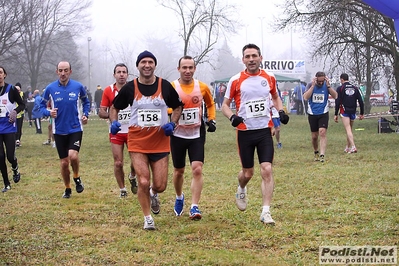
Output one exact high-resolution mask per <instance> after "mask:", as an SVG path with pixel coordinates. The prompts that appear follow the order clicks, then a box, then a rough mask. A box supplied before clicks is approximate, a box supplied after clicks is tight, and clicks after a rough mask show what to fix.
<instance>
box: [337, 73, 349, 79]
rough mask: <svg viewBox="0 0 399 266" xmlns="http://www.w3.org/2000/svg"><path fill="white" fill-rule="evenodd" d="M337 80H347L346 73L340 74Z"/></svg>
mask: <svg viewBox="0 0 399 266" xmlns="http://www.w3.org/2000/svg"><path fill="white" fill-rule="evenodd" d="M339 78H340V79H343V80H349V76H348V74H346V73H342V74H341V76H339Z"/></svg>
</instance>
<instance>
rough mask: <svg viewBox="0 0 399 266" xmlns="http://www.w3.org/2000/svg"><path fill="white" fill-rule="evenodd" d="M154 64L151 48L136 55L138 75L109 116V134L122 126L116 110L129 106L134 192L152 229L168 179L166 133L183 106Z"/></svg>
mask: <svg viewBox="0 0 399 266" xmlns="http://www.w3.org/2000/svg"><path fill="white" fill-rule="evenodd" d="M156 65H157V59H156V57H155V56H154V55H153V54H152V53H151V52H149V51H144V52H142V53H140V54H139V55H138V57H137V61H136V66H137V69H138V71H139V77H138V78H136V79H134V80H133V81H130V82H128V83H127V84H126V85H124V86H123V87H122V89H121V90H120V91H119V94H118V95H117V96H116V97H115V100H114V102H113V105H112V106H111V110H110V116H109V118H110V120H111V121H112V123H111V134H113V135H115V134H116V133H117V132H118V131H119V130H120V128H121V124H120V122H118V113H119V111H120V110H123V109H125V108H127V107H128V106H129V105H130V106H131V111H130V112H129V114H130V119H129V132H128V150H129V154H130V159H131V161H132V162H133V166H134V169H135V171H136V175H137V180H138V183H139V186H138V191H137V196H138V200H139V202H140V206H141V209H142V211H143V214H144V229H145V230H154V229H155V223H154V219H153V218H152V216H151V211H152V212H153V213H154V214H158V213H159V212H160V201H159V196H158V194H159V193H161V192H163V191H164V190H165V189H166V185H167V182H168V160H169V153H170V144H169V143H170V137H169V136H170V135H172V134H173V131H174V129H175V127H176V124H177V121H178V120H179V117H180V115H181V112H182V106H183V103H182V102H181V101H180V99H179V95H178V94H177V92H176V91H175V89H174V88H173V87H172V85H171V84H170V82H168V81H167V80H164V79H161V78H159V77H156V76H155V75H154V71H155V68H156ZM168 107H170V108H172V109H173V111H172V114H171V122H169V121H168V112H167V108H168ZM151 173H152V178H151ZM150 184H151V187H150Z"/></svg>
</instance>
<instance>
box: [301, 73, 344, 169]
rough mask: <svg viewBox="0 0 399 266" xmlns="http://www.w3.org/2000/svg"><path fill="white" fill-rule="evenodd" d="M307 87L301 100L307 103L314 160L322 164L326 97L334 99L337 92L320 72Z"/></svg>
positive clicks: (326, 114)
mask: <svg viewBox="0 0 399 266" xmlns="http://www.w3.org/2000/svg"><path fill="white" fill-rule="evenodd" d="M307 87H308V88H307V90H306V91H305V93H304V94H303V98H304V99H305V100H307V101H308V110H307V113H308V121H309V126H310V131H311V136H312V146H313V151H314V160H315V161H320V162H322V163H324V161H325V152H326V148H327V129H328V121H329V112H328V111H329V107H328V95H331V97H333V98H334V99H336V98H337V92H336V90H334V89H333V88H332V87H331V85H330V80H329V79H328V77H327V76H326V74H325V73H324V72H321V71H319V72H317V73H316V75H315V77H314V78H313V80H312V82H311V83H309V84H308V86H307ZM319 138H320V140H319ZM319 141H320V145H319ZM319 147H320V151H319Z"/></svg>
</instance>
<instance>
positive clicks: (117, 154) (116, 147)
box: [98, 64, 137, 198]
mask: <svg viewBox="0 0 399 266" xmlns="http://www.w3.org/2000/svg"><path fill="white" fill-rule="evenodd" d="M128 74H129V71H128V69H127V66H126V65H125V64H116V65H115V67H114V78H115V83H113V84H111V85H109V86H107V87H106V88H105V89H104V93H103V97H102V100H101V105H100V111H99V113H98V115H99V116H100V118H103V119H109V111H110V108H111V106H112V102H113V101H114V99H115V97H116V95H118V93H119V91H120V90H121V88H122V87H123V85H125V84H126V80H127V77H128ZM131 108H132V107H131V106H128V107H127V108H125V109H124V110H120V111H119V114H118V122H119V123H120V124H121V130H120V131H119V132H118V133H117V134H111V129H110V131H109V141H110V142H111V151H112V155H113V157H114V175H115V178H116V182H117V183H118V186H119V190H120V197H121V198H125V197H127V191H126V187H125V172H124V171H123V150H124V146H125V144H126V146H127V145H128V140H127V136H128V134H127V133H128V131H129V120H130V111H131ZM129 161H130V173H129V182H130V186H131V191H132V193H133V194H137V178H136V173H135V171H134V167H133V163H132V161H131V160H129Z"/></svg>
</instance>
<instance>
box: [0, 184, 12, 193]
mask: <svg viewBox="0 0 399 266" xmlns="http://www.w3.org/2000/svg"><path fill="white" fill-rule="evenodd" d="M10 189H11V185H8V186H5V187H4V188H3V189H2V190H1V192H3V193H4V192H7V191H9V190H10Z"/></svg>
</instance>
